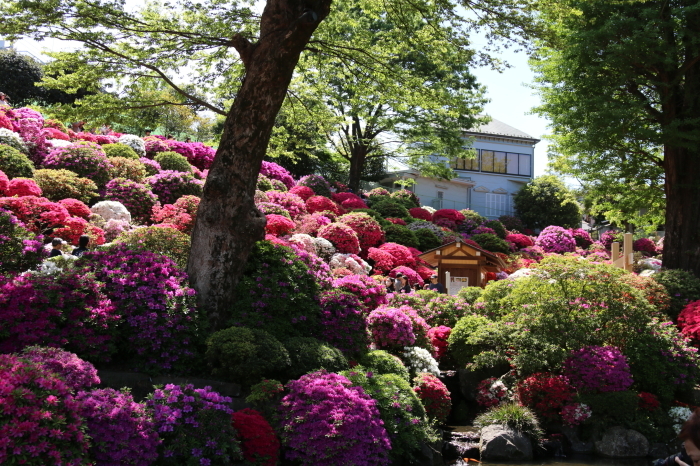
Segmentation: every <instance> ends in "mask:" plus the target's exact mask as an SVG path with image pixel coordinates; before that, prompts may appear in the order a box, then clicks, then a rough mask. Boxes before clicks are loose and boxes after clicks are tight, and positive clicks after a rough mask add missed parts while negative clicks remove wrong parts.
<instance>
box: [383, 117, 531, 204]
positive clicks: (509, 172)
mask: <svg viewBox="0 0 700 466" xmlns="http://www.w3.org/2000/svg"><path fill="white" fill-rule="evenodd" d="M464 135H465V138H466V137H471V138H474V143H473V148H474V149H475V151H476V157H475V158H474V159H456V160H452V161H448V160H447V159H446V158H444V157H437V159H438V160H439V159H442V160H443V161H444V162H445V163H450V165H451V167H452V168H453V169H454V170H455V171H456V172H457V174H458V177H457V178H455V179H453V180H450V181H445V180H436V179H432V178H426V177H422V176H420V175H419V174H418V172H417V171H416V170H413V169H410V168H403V169H398V170H394V171H390V175H391V176H390V177H388V178H387V179H385V180H383V181H382V183H381V184H382V185H384V186H391V185H393V183H394V182H395V181H397V180H399V179H407V178H413V179H414V180H415V181H416V183H415V184H414V185H413V186H411V187H409V188H408V189H410V190H411V191H413V192H415V193H416V195H417V196H418V197H419V198H420V201H421V204H422V205H428V206H432V207H434V208H435V209H456V210H460V209H471V210H475V211H477V212H479V213H480V214H481V215H483V216H485V217H488V218H498V217H500V216H501V215H512V214H513V196H514V195H515V193H516V192H518V190H519V189H520V188H521V187H522V186H523V185H525V184H527V183H528V182H529V181H530V180H532V178H533V172H534V158H535V144H537V143H538V142H540V140H539V139H536V138H534V137H532V136H530V135H529V134H527V133H524V132H522V131H520V130H519V129H516V128H513V127H512V126H509V125H507V124H505V123H503V122H501V121H498V120H495V119H492V120H491V122H489V123H487V124H485V125H482V126H480V127H478V128H476V129H473V130H470V131H465V134H464Z"/></svg>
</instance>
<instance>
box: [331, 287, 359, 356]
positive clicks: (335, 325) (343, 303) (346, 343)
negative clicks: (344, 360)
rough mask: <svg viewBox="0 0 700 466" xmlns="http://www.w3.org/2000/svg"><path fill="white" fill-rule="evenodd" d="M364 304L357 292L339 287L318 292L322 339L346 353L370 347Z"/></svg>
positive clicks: (355, 352) (349, 353)
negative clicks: (348, 291) (340, 289)
mask: <svg viewBox="0 0 700 466" xmlns="http://www.w3.org/2000/svg"><path fill="white" fill-rule="evenodd" d="M364 309H365V307H364V306H363V305H362V303H360V300H359V299H358V298H357V296H355V295H353V294H351V293H347V292H343V291H338V290H332V291H326V292H323V293H321V318H320V322H321V339H323V340H325V341H327V342H328V343H330V344H331V345H333V346H335V347H336V348H338V349H339V350H340V351H342V352H343V354H345V355H346V356H351V355H356V354H360V353H363V352H364V351H366V350H367V348H368V347H369V338H368V333H367V322H366V321H365V317H364Z"/></svg>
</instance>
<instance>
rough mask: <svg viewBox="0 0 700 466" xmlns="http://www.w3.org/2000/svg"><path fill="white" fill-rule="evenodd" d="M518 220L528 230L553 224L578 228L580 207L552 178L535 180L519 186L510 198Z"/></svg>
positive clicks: (555, 178)
mask: <svg viewBox="0 0 700 466" xmlns="http://www.w3.org/2000/svg"><path fill="white" fill-rule="evenodd" d="M513 202H514V205H515V210H516V212H517V215H518V217H520V219H521V220H522V221H523V223H524V224H525V226H526V227H528V228H540V229H542V228H545V227H548V226H550V225H557V226H560V227H564V228H578V227H579V226H580V225H581V208H580V207H579V205H578V203H577V202H576V197H575V196H574V193H573V192H572V191H571V190H570V189H568V188H567V187H566V186H565V185H564V183H563V182H562V181H561V180H560V179H559V178H557V177H556V176H554V175H544V176H539V177H537V178H535V179H534V180H532V181H530V182H529V183H528V184H526V185H525V186H523V187H522V188H521V189H520V190H519V191H518V193H517V194H516V195H515V197H514V198H513Z"/></svg>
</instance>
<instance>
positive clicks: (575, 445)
mask: <svg viewBox="0 0 700 466" xmlns="http://www.w3.org/2000/svg"><path fill="white" fill-rule="evenodd" d="M561 433H562V434H564V436H566V439H567V440H568V441H569V444H570V445H571V453H583V454H590V453H595V445H594V444H593V442H591V441H589V442H584V441H583V440H581V439H579V437H578V431H577V430H576V428H575V427H569V426H563V427H562V429H561Z"/></svg>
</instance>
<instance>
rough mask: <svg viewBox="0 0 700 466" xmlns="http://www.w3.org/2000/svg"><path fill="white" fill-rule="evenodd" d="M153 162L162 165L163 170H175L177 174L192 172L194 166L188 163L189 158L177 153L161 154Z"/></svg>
mask: <svg viewBox="0 0 700 466" xmlns="http://www.w3.org/2000/svg"><path fill="white" fill-rule="evenodd" d="M153 160H155V161H156V162H158V163H159V164H160V168H161V169H162V170H175V171H176V172H191V171H192V165H190V163H189V162H188V161H187V157H185V156H184V155H181V154H178V153H177V152H170V151H168V152H160V153H158V154H157V155H156V156H155V157H153Z"/></svg>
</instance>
